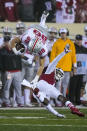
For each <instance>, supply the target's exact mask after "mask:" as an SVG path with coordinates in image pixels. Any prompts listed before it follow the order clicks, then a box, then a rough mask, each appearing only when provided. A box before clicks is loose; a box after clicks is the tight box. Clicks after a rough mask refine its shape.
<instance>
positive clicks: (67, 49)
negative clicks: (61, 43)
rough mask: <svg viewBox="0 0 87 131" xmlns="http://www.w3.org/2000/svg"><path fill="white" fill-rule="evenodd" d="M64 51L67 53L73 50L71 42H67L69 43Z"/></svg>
mask: <svg viewBox="0 0 87 131" xmlns="http://www.w3.org/2000/svg"><path fill="white" fill-rule="evenodd" d="M64 51H65V53H69V52H71V50H70V45H69V44H67V45H66V46H65V48H64Z"/></svg>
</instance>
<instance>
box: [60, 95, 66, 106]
mask: <svg viewBox="0 0 87 131" xmlns="http://www.w3.org/2000/svg"><path fill="white" fill-rule="evenodd" d="M58 100H59V101H61V102H62V103H63V104H65V102H66V101H67V98H65V97H64V96H62V95H59V96H58Z"/></svg>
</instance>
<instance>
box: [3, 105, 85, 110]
mask: <svg viewBox="0 0 87 131" xmlns="http://www.w3.org/2000/svg"><path fill="white" fill-rule="evenodd" d="M76 107H77V108H79V109H87V107H85V106H76ZM19 109H20V110H26V109H27V110H47V109H46V108H45V107H27V108H26V107H22V108H21V107H20V108H19V107H16V108H14V107H7V108H0V110H19ZM54 109H61V110H63V109H68V107H54ZM68 110H69V109H68Z"/></svg>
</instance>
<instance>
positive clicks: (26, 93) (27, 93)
mask: <svg viewBox="0 0 87 131" xmlns="http://www.w3.org/2000/svg"><path fill="white" fill-rule="evenodd" d="M30 102H31V100H30V89H24V103H25V105H26V104H29V103H30Z"/></svg>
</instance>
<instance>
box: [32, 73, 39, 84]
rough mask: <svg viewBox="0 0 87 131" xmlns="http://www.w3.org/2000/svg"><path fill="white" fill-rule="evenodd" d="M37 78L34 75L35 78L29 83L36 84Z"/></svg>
mask: <svg viewBox="0 0 87 131" xmlns="http://www.w3.org/2000/svg"><path fill="white" fill-rule="evenodd" d="M38 79H39V76H38V75H36V76H35V78H34V79H33V80H32V81H31V84H37V82H38Z"/></svg>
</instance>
